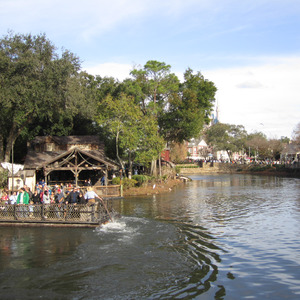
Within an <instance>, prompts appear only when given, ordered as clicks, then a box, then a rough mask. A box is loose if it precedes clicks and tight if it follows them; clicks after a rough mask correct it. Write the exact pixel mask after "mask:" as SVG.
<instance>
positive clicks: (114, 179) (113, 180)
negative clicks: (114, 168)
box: [111, 177, 121, 185]
mask: <svg viewBox="0 0 300 300" xmlns="http://www.w3.org/2000/svg"><path fill="white" fill-rule="evenodd" d="M120 182H121V178H120V177H115V178H113V179H112V181H111V183H112V184H113V185H119V184H120Z"/></svg>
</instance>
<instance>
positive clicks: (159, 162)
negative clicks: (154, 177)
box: [158, 156, 162, 178]
mask: <svg viewBox="0 0 300 300" xmlns="http://www.w3.org/2000/svg"><path fill="white" fill-rule="evenodd" d="M158 167H159V177H160V178H161V175H162V174H161V156H159V158H158Z"/></svg>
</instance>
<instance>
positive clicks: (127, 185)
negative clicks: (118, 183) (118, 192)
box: [122, 178, 138, 190]
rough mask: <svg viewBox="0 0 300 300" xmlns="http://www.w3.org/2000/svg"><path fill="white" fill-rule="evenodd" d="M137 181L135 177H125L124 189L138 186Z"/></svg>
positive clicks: (123, 181)
mask: <svg viewBox="0 0 300 300" xmlns="http://www.w3.org/2000/svg"><path fill="white" fill-rule="evenodd" d="M137 183H138V182H137V181H136V180H134V179H129V178H124V179H123V180H122V184H123V188H124V190H127V189H129V188H131V187H134V186H136V185H137Z"/></svg>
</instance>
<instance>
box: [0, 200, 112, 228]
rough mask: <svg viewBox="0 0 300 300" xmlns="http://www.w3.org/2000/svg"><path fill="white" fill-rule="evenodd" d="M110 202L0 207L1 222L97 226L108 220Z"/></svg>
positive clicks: (110, 207) (110, 208) (6, 205)
mask: <svg viewBox="0 0 300 300" xmlns="http://www.w3.org/2000/svg"><path fill="white" fill-rule="evenodd" d="M111 212H112V201H108V200H103V202H96V203H95V204H94V205H88V204H76V205H74V204H56V203H53V204H25V205H18V204H14V205H10V204H5V205H1V206H0V225H1V222H11V223H58V224H60V223H65V224H67V223H68V224H99V223H104V222H106V221H108V220H109V218H110V213H111Z"/></svg>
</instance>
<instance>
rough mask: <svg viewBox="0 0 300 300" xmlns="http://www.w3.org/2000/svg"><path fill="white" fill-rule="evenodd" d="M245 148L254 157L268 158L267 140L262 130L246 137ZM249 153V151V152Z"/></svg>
mask: <svg viewBox="0 0 300 300" xmlns="http://www.w3.org/2000/svg"><path fill="white" fill-rule="evenodd" d="M246 146H247V148H249V149H250V151H251V150H252V151H251V153H252V154H253V155H254V156H255V157H258V156H259V157H261V158H268V157H270V149H269V142H268V139H267V137H266V135H265V134H263V133H262V132H255V133H251V134H249V135H248V137H247V141H246ZM249 155H250V153H249Z"/></svg>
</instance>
